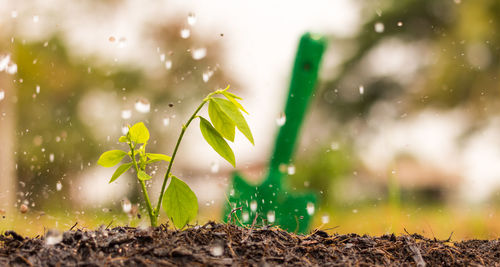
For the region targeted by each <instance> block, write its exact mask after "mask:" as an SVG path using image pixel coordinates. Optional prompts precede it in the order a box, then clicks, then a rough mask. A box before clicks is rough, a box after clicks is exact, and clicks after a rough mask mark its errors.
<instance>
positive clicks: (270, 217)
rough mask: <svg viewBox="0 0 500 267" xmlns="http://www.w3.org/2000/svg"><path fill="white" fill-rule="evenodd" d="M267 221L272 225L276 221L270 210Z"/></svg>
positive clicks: (274, 214)
mask: <svg viewBox="0 0 500 267" xmlns="http://www.w3.org/2000/svg"><path fill="white" fill-rule="evenodd" d="M267 221H268V222H269V223H274V222H275V221H276V213H275V212H274V210H270V211H268V212H267Z"/></svg>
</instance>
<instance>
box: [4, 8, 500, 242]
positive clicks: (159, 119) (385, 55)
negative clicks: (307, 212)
mask: <svg viewBox="0 0 500 267" xmlns="http://www.w3.org/2000/svg"><path fill="white" fill-rule="evenodd" d="M0 28H1V29H2V31H1V33H0V216H2V217H1V218H0V230H1V231H4V230H6V229H14V230H16V231H19V232H21V233H24V234H28V235H37V234H41V233H43V232H44V231H45V229H48V228H60V229H63V230H66V229H69V228H70V227H71V226H72V225H73V224H74V223H75V222H78V224H79V227H87V228H94V227H97V226H98V225H102V224H104V225H108V224H111V225H117V224H130V225H146V224H147V218H144V216H142V218H138V216H137V214H131V212H128V211H129V210H130V205H131V206H132V207H135V206H136V205H139V209H138V210H139V214H141V213H142V214H144V213H143V212H141V205H140V203H141V201H142V200H141V198H140V194H139V191H138V190H139V186H138V184H137V183H136V181H135V180H134V177H133V176H132V175H131V174H129V175H125V176H123V177H121V178H120V179H119V180H118V181H117V182H116V183H113V184H108V180H109V177H110V176H111V174H112V173H113V171H114V170H113V169H107V168H102V167H100V166H98V165H97V164H96V161H97V159H98V157H99V155H100V153H102V152H103V151H106V150H109V149H119V148H121V145H120V144H119V143H118V142H117V141H116V140H117V138H118V137H119V136H120V135H121V132H122V129H123V127H124V126H126V125H127V124H133V123H135V122H138V121H145V122H146V125H147V126H148V127H149V128H150V130H151V135H152V142H151V144H150V146H149V147H150V149H152V150H153V152H159V153H166V154H170V153H171V151H172V149H173V145H174V142H175V141H176V138H177V135H178V134H179V131H180V127H181V125H182V123H183V122H185V121H186V119H187V118H188V116H189V114H190V112H192V111H193V110H194V108H195V107H196V106H197V104H198V103H199V102H200V101H201V99H203V98H204V97H205V95H206V94H207V93H209V92H211V91H212V90H214V89H217V88H224V87H226V85H228V84H230V85H231V88H232V90H234V91H235V92H237V93H238V94H239V95H241V96H242V97H243V98H244V101H243V104H244V106H245V107H246V109H247V110H248V111H249V112H250V115H249V116H248V117H247V119H248V121H249V125H250V127H251V129H252V131H253V133H254V137H255V146H251V145H250V144H249V143H248V142H246V141H245V140H244V137H243V136H237V138H236V141H235V144H234V146H233V148H234V149H235V153H236V158H237V169H238V170H240V171H241V172H242V173H244V174H245V175H246V177H251V178H252V179H254V180H255V181H258V179H259V178H261V177H263V176H264V174H265V172H266V166H267V163H268V160H269V157H270V153H271V150H272V147H273V143H274V139H275V134H276V132H277V129H278V127H279V125H280V123H279V121H280V119H281V118H280V114H281V113H282V111H283V108H284V101H285V98H286V94H287V89H288V82H289V78H290V71H291V67H292V63H293V58H294V53H295V49H296V46H297V41H298V39H299V37H300V35H301V34H302V33H304V32H306V31H311V32H315V33H320V34H323V35H325V36H326V38H327V39H328V40H329V47H328V50H327V52H326V55H325V57H324V60H323V63H322V70H321V75H320V81H319V85H318V88H317V91H316V94H315V98H314V100H313V102H312V103H311V105H310V109H309V113H308V116H307V118H306V122H305V124H304V126H303V129H302V135H301V142H300V146H299V148H298V149H297V153H296V157H295V161H294V163H293V165H291V166H289V168H286V169H287V170H288V174H289V176H288V182H289V184H290V186H291V188H293V189H294V190H297V191H301V190H315V191H316V192H318V194H319V195H320V197H321V207H320V208H319V209H317V211H316V218H315V227H318V228H321V229H324V230H327V231H330V232H332V233H333V232H339V233H349V232H356V233H358V234H364V233H367V234H374V235H379V234H384V233H392V232H394V233H396V234H399V233H403V232H404V231H408V232H417V233H420V234H423V235H425V236H430V237H436V238H441V239H446V238H448V237H449V236H450V234H451V233H452V232H453V238H454V239H463V238H498V236H499V234H500V213H499V212H500V90H499V89H500V81H499V78H498V76H499V74H500V34H499V33H498V30H497V29H499V28H500V2H498V1H496V0H477V1H461V0H398V1H396V0H377V1H361V0H359V1H349V0H334V1H327V0H323V1H309V2H307V3H305V2H303V1H273V2H269V1H251V2H237V1H229V0H220V1H148V2H144V1H139V0H108V1H63V0H49V1H47V0H40V1H28V0H23V1H2V2H1V3H0ZM165 167H166V166H164V165H158V166H156V167H154V168H152V169H150V173H151V174H152V175H153V177H154V178H153V181H151V182H150V183H149V186H150V188H151V189H150V190H152V192H153V195H154V194H155V192H157V191H158V190H159V188H158V187H159V184H160V183H161V179H162V177H163V175H164V172H165ZM231 171H232V168H231V166H230V165H229V164H227V163H225V162H224V160H223V159H221V158H220V157H219V156H218V155H217V154H215V152H212V151H211V150H210V148H209V147H208V145H206V144H205V143H204V141H203V138H202V137H201V134H200V133H199V130H198V129H197V127H196V125H193V127H192V128H189V129H188V133H187V136H186V138H185V141H184V143H183V144H182V146H181V149H180V151H179V155H178V159H177V161H176V163H175V166H174V172H175V173H176V174H178V176H179V177H181V178H182V179H184V180H185V181H186V182H187V183H188V184H189V185H190V186H191V187H192V188H193V190H194V191H195V192H196V193H197V195H198V198H199V205H200V214H199V217H198V222H199V223H203V222H205V221H208V220H213V219H215V220H219V219H220V211H221V205H222V204H223V203H224V201H225V199H226V198H225V191H226V188H227V186H228V183H229V181H230V179H229V178H230V173H231ZM26 208H27V209H26ZM124 210H125V211H127V212H125V211H124ZM135 210H136V209H132V211H135ZM163 219H165V216H164V217H163Z"/></svg>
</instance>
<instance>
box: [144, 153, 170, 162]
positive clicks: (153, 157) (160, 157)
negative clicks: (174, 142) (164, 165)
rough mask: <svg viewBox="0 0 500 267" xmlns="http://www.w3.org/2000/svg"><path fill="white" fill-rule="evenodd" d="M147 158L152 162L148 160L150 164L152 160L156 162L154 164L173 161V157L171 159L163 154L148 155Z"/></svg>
mask: <svg viewBox="0 0 500 267" xmlns="http://www.w3.org/2000/svg"><path fill="white" fill-rule="evenodd" d="M146 156H147V157H148V158H149V159H150V160H148V162H150V161H151V160H154V162H156V161H160V160H163V161H166V162H170V160H171V159H172V157H170V156H167V155H163V154H155V153H146Z"/></svg>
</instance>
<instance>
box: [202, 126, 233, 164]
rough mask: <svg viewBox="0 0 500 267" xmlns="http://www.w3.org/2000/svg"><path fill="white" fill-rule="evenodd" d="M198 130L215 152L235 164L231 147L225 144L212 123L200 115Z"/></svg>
mask: <svg viewBox="0 0 500 267" xmlns="http://www.w3.org/2000/svg"><path fill="white" fill-rule="evenodd" d="M200 130H201V134H202V135H203V138H205V140H206V141H207V143H208V144H209V145H210V146H211V147H212V148H213V149H214V150H215V152H217V153H219V155H221V157H223V158H224V159H226V160H227V161H228V162H229V163H231V164H232V165H233V166H235V159H234V153H233V150H232V149H231V147H230V146H229V145H228V144H227V142H226V140H224V138H222V136H221V135H220V133H219V132H217V130H215V128H214V127H213V126H212V124H210V122H209V121H207V120H206V119H204V118H202V117H200Z"/></svg>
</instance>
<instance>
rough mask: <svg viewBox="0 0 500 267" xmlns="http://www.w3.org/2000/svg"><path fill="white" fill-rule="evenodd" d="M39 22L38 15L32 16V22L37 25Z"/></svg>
mask: <svg viewBox="0 0 500 267" xmlns="http://www.w3.org/2000/svg"><path fill="white" fill-rule="evenodd" d="M38 21H40V17H39V16H38V15H35V16H33V22H34V23H38Z"/></svg>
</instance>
